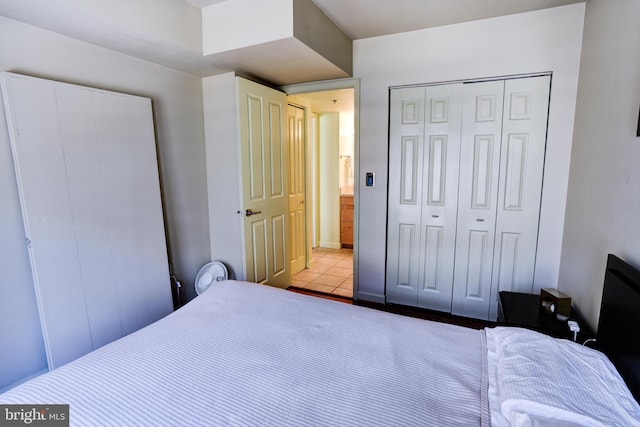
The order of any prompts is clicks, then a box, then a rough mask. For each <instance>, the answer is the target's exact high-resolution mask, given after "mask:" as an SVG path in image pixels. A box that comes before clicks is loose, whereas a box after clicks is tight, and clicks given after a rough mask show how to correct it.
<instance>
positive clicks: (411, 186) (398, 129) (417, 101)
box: [386, 87, 425, 306]
mask: <svg viewBox="0 0 640 427" xmlns="http://www.w3.org/2000/svg"><path fill="white" fill-rule="evenodd" d="M424 97H425V88H423V87H422V88H420V87H418V88H404V89H394V90H392V91H391V93H390V130H389V165H390V168H389V203H388V208H389V210H388V228H387V253H388V256H387V273H386V275H387V280H386V283H387V291H386V298H387V301H389V302H393V303H398V304H406V305H412V306H415V305H416V304H417V289H418V285H419V284H418V274H419V263H420V234H421V224H420V219H421V209H422V196H423V194H422V193H423V192H422V179H423V177H422V176H423V175H422V174H423V167H422V163H423V162H424V149H425V148H424V114H425V113H424V108H425V104H424Z"/></svg>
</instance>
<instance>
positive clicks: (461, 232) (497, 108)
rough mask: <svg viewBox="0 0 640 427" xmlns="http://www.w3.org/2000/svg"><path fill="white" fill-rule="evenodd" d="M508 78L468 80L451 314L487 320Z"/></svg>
mask: <svg viewBox="0 0 640 427" xmlns="http://www.w3.org/2000/svg"><path fill="white" fill-rule="evenodd" d="M503 96H504V81H494V82H482V83H470V84H465V85H464V98H463V106H462V139H461V144H460V182H459V192H458V225H457V237H456V255H455V272H454V285H453V304H452V313H453V314H458V315H463V316H469V317H475V318H480V319H486V318H487V316H488V314H489V304H490V301H491V277H492V268H493V244H494V238H495V227H496V200H497V197H498V180H499V170H500V141H501V137H502V105H503Z"/></svg>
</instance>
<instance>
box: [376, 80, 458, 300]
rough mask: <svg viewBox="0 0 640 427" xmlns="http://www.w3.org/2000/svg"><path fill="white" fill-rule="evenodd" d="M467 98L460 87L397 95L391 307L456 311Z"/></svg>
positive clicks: (392, 130) (404, 91)
mask: <svg viewBox="0 0 640 427" xmlns="http://www.w3.org/2000/svg"><path fill="white" fill-rule="evenodd" d="M461 91H462V85H461V84H453V85H441V86H430V87H426V88H424V87H422V88H404V89H394V90H392V91H391V127H390V146H389V164H390V172H389V179H390V181H389V222H388V224H389V225H388V245H389V246H388V266H387V299H388V300H389V301H390V302H397V303H401V304H411V305H417V306H419V307H424V308H429V309H434V310H440V311H450V310H451V292H452V286H453V269H454V254H455V236H456V211H457V197H458V195H457V193H458V162H459V156H460V120H461V111H462V103H461V93H462V92H461ZM394 198H395V200H394Z"/></svg>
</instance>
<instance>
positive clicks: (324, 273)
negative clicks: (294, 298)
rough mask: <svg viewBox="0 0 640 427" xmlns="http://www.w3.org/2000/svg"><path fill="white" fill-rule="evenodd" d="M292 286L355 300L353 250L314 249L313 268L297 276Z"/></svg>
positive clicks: (312, 256) (294, 277)
mask: <svg viewBox="0 0 640 427" xmlns="http://www.w3.org/2000/svg"><path fill="white" fill-rule="evenodd" d="M291 285H292V286H295V287H298V288H303V289H309V290H312V291H317V292H324V293H326V294H332V295H339V296H342V297H348V298H353V250H351V249H327V248H316V249H313V253H312V255H311V268H307V269H304V270H302V271H301V272H299V273H297V274H295V275H294V276H293V278H292V279H291Z"/></svg>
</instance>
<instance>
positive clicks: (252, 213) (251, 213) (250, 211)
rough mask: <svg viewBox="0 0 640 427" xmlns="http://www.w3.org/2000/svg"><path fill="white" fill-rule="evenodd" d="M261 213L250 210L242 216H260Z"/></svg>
mask: <svg viewBox="0 0 640 427" xmlns="http://www.w3.org/2000/svg"><path fill="white" fill-rule="evenodd" d="M261 213H262V211H255V212H254V211H252V210H251V209H247V210H246V211H244V216H251V215H258V214H261Z"/></svg>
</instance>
